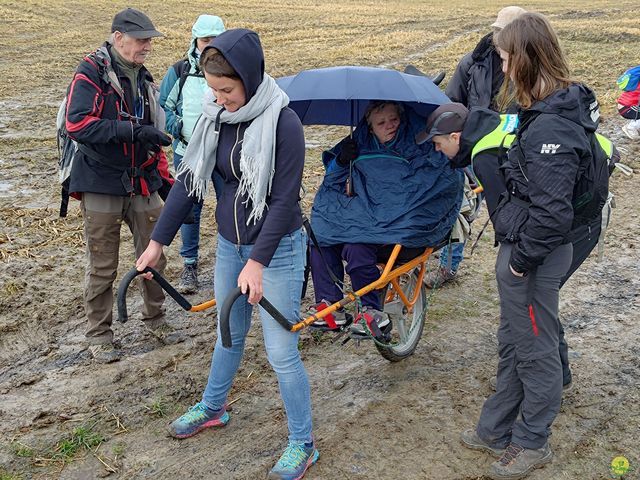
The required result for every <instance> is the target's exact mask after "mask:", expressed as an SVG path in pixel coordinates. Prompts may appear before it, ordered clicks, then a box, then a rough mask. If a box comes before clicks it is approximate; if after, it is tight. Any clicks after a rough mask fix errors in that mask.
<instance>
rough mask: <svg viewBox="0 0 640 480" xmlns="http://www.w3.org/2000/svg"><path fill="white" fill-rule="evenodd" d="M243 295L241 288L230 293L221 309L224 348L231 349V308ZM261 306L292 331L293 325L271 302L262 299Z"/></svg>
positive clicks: (221, 331) (221, 333)
mask: <svg viewBox="0 0 640 480" xmlns="http://www.w3.org/2000/svg"><path fill="white" fill-rule="evenodd" d="M241 295H242V290H240V287H236V288H234V289H233V290H231V292H229V295H227V298H225V300H224V303H223V304H222V308H221V309H220V336H221V337H222V346H223V347H224V348H231V327H230V326H229V316H230V314H231V307H233V304H234V303H235V302H236V300H237V299H238V298H240V296H241ZM259 304H260V306H261V307H262V308H264V309H265V311H266V312H267V313H268V314H269V315H271V316H272V317H273V318H274V319H275V321H276V322H278V323H279V324H280V325H281V326H282V327H283V328H284V329H286V330H289V331H290V330H291V328H292V327H293V324H292V323H291V322H290V321H289V320H287V319H286V317H285V316H284V315H282V313H280V311H279V310H278V309H277V308H276V307H274V306H273V304H272V303H271V302H270V301H269V300H267V299H266V298H265V297H262V300H260V302H259Z"/></svg>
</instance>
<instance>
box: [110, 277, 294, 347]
mask: <svg viewBox="0 0 640 480" xmlns="http://www.w3.org/2000/svg"><path fill="white" fill-rule="evenodd" d="M147 272H151V273H152V274H153V279H154V280H155V281H156V282H158V284H159V285H160V286H161V287H162V289H163V290H164V291H165V292H167V293H168V294H169V296H171V298H173V299H174V300H175V301H176V302H178V305H180V306H181V307H182V308H183V309H185V310H187V311H200V310H204V309H205V308H209V307H211V306H214V305H215V300H210V301H208V302H205V303H203V304H200V305H196V306H193V305H191V303H189V301H188V300H187V299H186V298H184V297H183V296H182V295H180V293H178V291H177V290H176V289H175V288H173V286H172V285H171V284H170V283H169V282H167V280H165V278H164V277H163V276H162V275H160V274H159V273H158V272H157V271H155V270H154V269H153V268H151V267H146V268H145V269H144V270H143V271H141V272H140V271H138V270H137V269H136V268H132V269H131V270H129V271H128V272H127V273H126V274H125V275H124V277H122V280H121V281H120V285H119V286H118V320H119V321H120V322H122V323H124V322H126V321H127V320H128V319H129V315H128V313H127V289H128V288H129V284H130V283H131V282H132V281H133V279H134V278H136V277H137V276H138V275H141V274H143V273H147ZM248 294H249V292H247V295H248ZM241 295H243V293H242V290H241V289H240V287H236V288H234V289H233V290H231V292H229V295H227V298H226V299H225V301H224V303H223V304H222V308H221V309H220V336H221V338H222V345H223V346H224V347H225V348H231V345H232V342H231V326H230V325H229V316H230V313H231V307H233V304H234V303H235V302H236V300H237V299H238V298H240V296H241ZM259 305H260V306H261V307H262V308H264V309H265V311H266V312H267V313H268V314H269V315H271V316H272V317H273V318H274V319H275V320H276V322H278V323H279V324H280V325H281V326H282V327H283V328H285V329H286V330H289V331H290V330H291V329H292V327H293V323H291V322H290V321H289V320H287V318H286V317H285V316H284V315H283V314H282V313H280V311H279V310H278V309H277V308H276V307H274V306H273V304H272V303H271V302H270V301H269V300H267V299H266V298H265V297H262V299H261V300H260V302H259ZM294 323H295V322H294Z"/></svg>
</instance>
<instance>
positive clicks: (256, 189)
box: [177, 73, 289, 225]
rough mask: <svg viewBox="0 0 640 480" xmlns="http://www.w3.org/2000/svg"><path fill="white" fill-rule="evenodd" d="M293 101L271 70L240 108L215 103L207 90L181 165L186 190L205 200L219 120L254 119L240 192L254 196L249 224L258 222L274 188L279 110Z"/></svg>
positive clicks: (245, 145)
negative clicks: (271, 73)
mask: <svg viewBox="0 0 640 480" xmlns="http://www.w3.org/2000/svg"><path fill="white" fill-rule="evenodd" d="M288 104H289V97H287V95H286V94H285V93H284V92H283V91H282V90H281V89H280V87H278V85H277V84H276V82H275V80H274V79H273V78H271V77H270V76H269V75H267V74H266V73H265V75H264V78H263V80H262V83H261V84H260V85H259V86H258V89H257V90H256V93H255V94H254V95H253V97H251V99H250V100H249V102H247V104H246V105H244V106H243V107H241V108H239V109H238V110H237V111H235V112H227V111H226V110H223V109H222V107H220V106H219V105H217V104H216V99H215V97H214V95H213V92H212V91H211V90H208V91H207V93H205V96H204V99H203V104H202V116H201V117H200V119H199V120H198V123H197V124H196V127H195V129H194V131H193V134H192V135H191V139H190V140H189V145H188V146H187V149H186V151H185V153H184V157H183V159H182V162H181V163H180V167H179V168H178V171H177V176H178V180H179V181H183V182H184V184H185V187H186V189H187V193H188V194H189V195H190V196H195V197H196V198H197V199H198V200H203V199H204V197H205V195H206V194H207V186H208V182H209V180H210V179H211V174H212V173H213V169H214V168H215V166H216V150H217V148H218V137H219V135H220V123H230V124H237V123H242V122H248V121H251V124H250V125H249V126H248V127H247V129H246V130H245V132H244V139H243V142H242V151H241V153H240V172H241V177H240V186H239V187H238V191H237V192H236V198H238V197H241V196H243V195H245V194H246V195H247V200H246V202H249V201H250V202H251V204H252V206H253V207H252V209H251V213H250V214H249V216H248V218H247V225H249V222H250V221H252V220H253V222H254V224H255V223H256V222H258V221H259V220H260V219H261V218H262V215H263V214H264V211H265V209H266V208H267V196H268V195H269V194H270V193H271V183H272V180H273V174H274V171H275V155H276V127H277V125H278V119H279V118H280V111H281V110H282V109H283V108H284V107H286V106H287V105H288ZM216 123H217V125H216ZM246 202H245V204H246Z"/></svg>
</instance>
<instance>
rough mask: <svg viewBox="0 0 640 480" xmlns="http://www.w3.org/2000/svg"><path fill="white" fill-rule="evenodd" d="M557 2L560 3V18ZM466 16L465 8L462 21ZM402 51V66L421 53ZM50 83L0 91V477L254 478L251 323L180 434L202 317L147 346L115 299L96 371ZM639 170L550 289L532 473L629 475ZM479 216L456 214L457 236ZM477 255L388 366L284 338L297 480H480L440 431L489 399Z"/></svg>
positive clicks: (490, 330)
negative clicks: (541, 437)
mask: <svg viewBox="0 0 640 480" xmlns="http://www.w3.org/2000/svg"><path fill="white" fill-rule="evenodd" d="M496 10H497V9H496ZM572 13H573V14H577V13H579V12H575V11H573V10H568V11H567V12H566V15H570V14H572ZM483 22H484V20H483ZM485 23H486V22H485ZM483 24H484V23H481V22H480V21H478V22H476V23H473V22H471V21H470V22H469V31H470V32H475V31H478V30H479V29H481V28H482V25H483ZM441 48H448V46H447V45H443V44H434V46H433V48H432V50H431V51H432V52H435V54H438V51H439V49H441ZM424 51H427V50H424V49H423V50H421V52H424ZM406 59H409V60H411V61H412V62H416V61H417V62H418V65H420V61H421V59H422V60H424V55H421V54H420V53H414V54H410V55H408V56H407V57H406ZM68 63H70V64H71V63H73V62H68ZM388 64H389V65H397V64H398V61H397V59H391V58H389V59H388ZM0 66H1V65H0ZM63 89H64V86H63V85H57V84H56V85H52V86H50V87H49V88H41V89H39V90H38V91H37V92H32V93H29V94H24V95H21V96H19V97H18V96H11V95H8V94H7V90H6V89H2V90H0V91H1V92H2V93H3V95H2V96H1V97H0V140H1V141H2V156H1V157H0V209H1V211H2V214H1V224H2V230H1V232H0V255H1V256H2V258H0V479H2V480H9V479H12V480H15V479H19V478H24V479H31V478H34V479H41V478H42V479H43V478H47V479H48V478H51V479H58V478H59V479H93V478H102V477H110V478H118V479H143V478H158V479H172V478H194V479H210V478H220V479H244V478H247V479H253V478H263V477H264V476H265V475H266V472H267V471H268V470H269V468H270V467H271V466H272V464H273V463H274V461H275V460H276V459H277V458H278V455H279V454H280V452H281V451H282V448H283V447H284V444H285V438H286V434H287V432H286V423H285V420H284V411H283V408H282V405H281V402H280V399H279V396H278V393H277V385H276V380H275V376H274V374H273V373H272V372H271V370H270V368H269V365H268V363H267V361H266V357H265V353H264V350H263V348H262V341H261V332H260V331H259V330H260V326H259V324H256V325H255V326H254V327H253V329H252V330H251V332H250V334H249V335H250V339H249V341H248V343H247V348H246V352H245V359H244V362H243V364H242V366H241V369H240V371H239V373H238V376H237V379H236V382H235V385H234V387H233V390H232V391H231V395H230V401H231V402H233V405H232V408H233V411H232V413H231V417H232V420H231V422H230V424H229V425H228V427H226V428H224V429H222V430H217V431H206V432H204V433H202V434H200V435H198V436H197V437H195V438H192V439H187V440H183V441H177V440H174V439H171V438H169V437H167V435H166V434H165V430H166V425H167V424H168V423H169V422H170V421H171V420H172V419H173V418H175V417H176V416H177V415H179V414H180V413H182V412H183V411H184V410H185V409H186V408H187V407H188V406H189V405H191V404H193V403H194V402H196V401H198V399H199V398H200V395H201V392H202V389H203V386H204V383H205V382H206V378H207V374H208V369H209V360H210V356H211V351H212V348H213V344H214V341H215V333H214V331H215V325H216V316H215V314H213V313H212V312H209V313H201V314H187V313H185V312H183V311H182V310H180V309H179V307H178V306H177V305H176V304H175V303H174V302H173V301H171V300H168V301H167V304H166V305H167V311H168V319H169V322H170V323H171V325H173V326H174V327H175V328H176V329H178V330H180V331H181V332H183V333H184V334H185V335H186V336H187V340H186V341H185V342H183V343H180V344H177V345H172V346H164V345H162V344H160V343H159V342H158V341H157V340H156V339H155V338H154V337H152V336H150V335H149V334H148V333H146V332H145V331H144V329H143V328H142V324H141V322H140V321H139V318H137V317H136V314H135V312H137V311H139V306H140V302H139V300H138V298H137V296H136V294H135V293H133V292H132V294H131V295H130V298H129V311H130V312H131V313H132V319H131V320H130V321H129V322H128V323H127V324H124V325H123V324H119V323H116V324H115V325H114V329H115V333H116V337H117V339H118V341H119V342H120V343H121V345H122V348H123V351H124V352H125V354H126V356H125V358H124V359H123V360H122V361H120V362H118V363H115V364H111V365H96V364H94V363H92V362H91V361H90V358H89V354H88V352H87V350H86V345H85V343H84V337H83V334H84V327H85V319H84V312H83V306H82V280H83V273H84V259H83V248H84V245H83V240H82V228H81V225H82V223H81V218H80V216H79V211H78V207H77V203H74V204H72V208H71V211H70V216H69V217H68V218H67V219H65V220H60V219H58V217H57V206H58V190H57V186H56V185H55V178H54V177H53V175H54V172H55V167H52V165H54V164H55V144H54V143H53V141H52V138H53V129H52V123H53V122H52V115H51V114H52V113H53V114H55V108H56V107H57V103H58V101H59V99H60V98H61V94H62V91H63ZM33 118H37V119H39V121H37V122H33V121H31V119H33ZM620 125H622V122H621V120H619V119H618V118H615V117H613V115H608V116H607V117H606V118H605V120H604V122H603V126H602V131H603V132H604V133H605V134H608V135H609V136H610V137H611V138H612V139H614V140H615V141H616V142H618V144H619V145H620V147H621V149H622V150H623V161H624V162H625V163H627V164H628V165H630V166H632V167H633V168H634V169H636V170H637V171H639V170H640V161H638V155H639V153H640V143H635V144H634V143H632V142H631V141H629V140H628V139H627V138H626V137H624V136H623V135H622V136H621V134H620V133H619V132H620V130H619V127H620ZM343 133H344V132H343V131H338V130H336V129H321V128H310V129H307V144H308V147H309V155H308V156H309V162H308V168H307V170H306V173H305V184H306V185H307V187H308V192H309V193H308V196H307V198H305V200H304V205H305V208H306V209H307V210H308V208H309V206H310V202H311V200H312V196H313V191H314V189H315V188H316V187H317V185H318V183H319V181H320V179H321V167H320V165H319V162H318V160H317V158H318V152H319V149H320V148H321V147H327V146H330V145H331V144H332V143H333V142H335V140H336V139H337V138H339V136H340V135H341V134H343ZM43 165H46V167H44V168H43ZM639 178H640V177H639V176H638V175H637V174H636V175H635V176H633V177H630V178H629V177H625V176H623V175H621V174H619V173H616V174H615V175H614V177H613V179H612V191H613V192H614V193H615V195H616V203H617V209H616V210H615V211H614V217H613V219H612V224H611V227H610V228H609V230H608V234H607V239H606V248H605V251H604V258H603V260H602V261H601V262H597V261H596V257H595V254H594V255H592V256H591V257H590V258H589V259H588V260H587V261H586V262H585V264H584V265H583V267H582V268H581V269H580V270H579V271H578V272H577V273H576V274H575V275H574V276H573V278H572V279H571V280H570V281H569V282H568V283H567V285H566V286H565V287H564V288H563V290H562V293H561V316H562V321H563V323H564V325H565V327H566V330H567V340H568V342H569V345H570V360H571V363H572V368H573V373H574V388H573V389H572V390H571V391H569V392H568V393H566V394H565V397H564V399H563V405H562V409H561V412H560V415H559V416H558V418H557V419H556V422H555V423H554V426H553V436H552V437H551V445H552V448H553V450H554V452H555V458H554V460H553V463H551V464H550V465H547V466H546V467H545V468H543V469H540V470H537V471H536V472H534V473H533V474H532V475H531V476H530V478H531V479H534V480H540V479H554V480H555V479H567V480H574V479H587V480H588V479H594V480H595V479H606V478H611V472H610V464H611V461H612V459H613V458H614V457H617V456H621V455H622V456H625V457H626V458H627V459H628V460H629V462H630V464H631V469H630V471H629V472H628V473H627V474H626V475H625V476H624V478H627V479H634V478H636V479H637V478H640V447H639V443H640V442H639V441H638V437H639V436H640V391H639V389H638V386H639V384H640V346H639V345H638V338H639V334H640V322H639V321H640V297H639V292H640V255H639V252H638V250H639V243H638V233H639V232H640V218H639V214H638V208H637V202H636V201H635V200H636V199H635V195H636V194H637V192H638V190H639V188H640V181H639ZM212 211H213V202H211V201H210V202H209V203H208V205H207V207H206V208H205V214H204V220H203V235H202V255H201V258H202V260H201V281H202V283H203V285H204V286H203V288H202V290H201V292H200V293H199V294H197V295H195V296H192V297H190V299H191V300H192V302H193V303H197V302H199V301H203V300H205V299H208V298H210V297H211V295H212V275H211V271H212V267H213V264H214V255H213V252H214V248H215V224H214V222H213V216H212ZM483 223H484V218H481V219H480V220H479V221H478V222H477V223H476V224H475V232H476V233H477V232H478V231H479V228H480V225H481V224H483ZM131 243H132V242H131V235H130V234H129V233H128V232H127V231H125V230H124V229H123V235H122V248H121V262H120V265H121V267H120V274H123V273H124V272H126V271H127V270H128V269H129V268H130V267H131V266H132V265H133V262H134V257H133V253H132V246H131ZM176 243H177V242H176ZM167 252H168V257H169V266H168V269H167V278H169V279H170V280H174V281H176V280H177V278H178V275H179V272H180V264H181V262H180V258H179V255H178V247H177V244H176V245H173V246H171V247H170V248H169V249H168V251H167ZM467 253H468V250H467ZM495 254H496V251H495V249H494V248H493V242H492V232H491V230H490V228H489V229H488V230H487V232H486V233H485V235H484V236H483V237H482V239H481V240H480V242H479V246H478V248H477V249H476V251H475V252H474V254H473V256H472V257H470V258H467V259H466V260H465V261H464V263H463V264H462V266H461V270H460V274H459V276H458V278H457V280H456V281H455V282H454V283H453V284H451V285H450V286H446V287H445V288H442V289H440V290H439V291H437V293H436V295H435V296H434V298H433V300H432V304H431V305H430V308H429V311H428V320H427V326H426V328H425V332H424V334H423V337H422V340H421V342H420V344H419V346H418V348H417V350H416V352H415V354H414V355H413V356H412V357H410V358H409V359H407V360H405V361H402V362H400V363H395V364H391V363H389V362H387V361H386V360H384V359H383V358H382V357H381V356H380V355H379V353H378V352H377V351H376V349H375V348H374V347H373V345H371V344H370V343H367V342H362V343H361V344H360V345H355V344H353V343H352V342H351V343H348V344H347V345H345V346H340V345H339V344H335V343H332V341H331V340H332V338H331V336H327V335H325V336H317V335H312V334H311V333H309V332H304V333H303V335H302V339H301V342H300V349H301V352H302V354H303V358H304V361H305V365H306V366H307V369H308V372H309V376H310V381H311V385H312V398H313V408H314V423H315V435H316V439H317V443H318V447H319V449H320V453H321V457H320V461H319V462H318V464H317V465H316V466H314V467H313V468H312V469H311V470H310V471H309V473H308V474H307V476H306V477H305V478H309V479H342V478H348V479H373V478H390V479H434V480H435V479H438V480H441V479H442V480H463V479H465V480H471V479H482V478H483V477H482V474H483V472H484V471H486V469H487V468H488V466H489V465H490V463H491V461H492V459H491V458H490V457H489V456H487V455H485V454H482V453H478V452H474V451H471V450H467V449H465V448H463V447H462V446H461V445H460V442H459V440H458V437H459V433H460V432H461V431H462V430H464V429H465V428H468V427H470V426H472V425H473V424H474V422H475V421H476V420H477V417H478V414H479V412H480V408H481V406H482V403H483V401H484V399H485V398H486V397H487V396H488V395H490V394H491V390H490V387H489V383H488V380H489V378H490V377H491V376H492V375H493V374H494V373H495V368H496V364H497V353H496V347H497V342H496V335H495V333H496V329H497V324H498V315H499V312H498V296H497V291H496V285H495V279H494V275H493V270H492V269H493V263H494V260H495ZM311 293H312V292H311V291H310V292H309V293H308V294H307V297H306V298H305V304H306V305H308V304H309V303H310V300H311V298H312V295H311ZM88 446H90V447H91V448H87V447H88Z"/></svg>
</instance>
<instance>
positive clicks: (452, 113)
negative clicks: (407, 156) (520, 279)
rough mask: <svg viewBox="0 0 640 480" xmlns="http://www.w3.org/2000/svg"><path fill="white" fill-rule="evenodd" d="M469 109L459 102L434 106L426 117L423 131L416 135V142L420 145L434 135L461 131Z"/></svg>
mask: <svg viewBox="0 0 640 480" xmlns="http://www.w3.org/2000/svg"><path fill="white" fill-rule="evenodd" d="M468 115H469V110H467V107H465V106H464V105H462V104H461V103H445V104H444V105H440V106H439V107H438V108H436V109H435V110H434V111H433V112H432V113H431V115H429V118H428V119H427V127H426V129H425V131H423V132H420V133H418V134H417V135H416V143H417V144H418V145H420V144H421V143H424V142H426V141H428V140H431V139H432V138H433V137H435V136H436V135H448V134H450V133H453V132H461V131H462V129H463V128H464V124H465V122H466V121H467V116H468Z"/></svg>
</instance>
